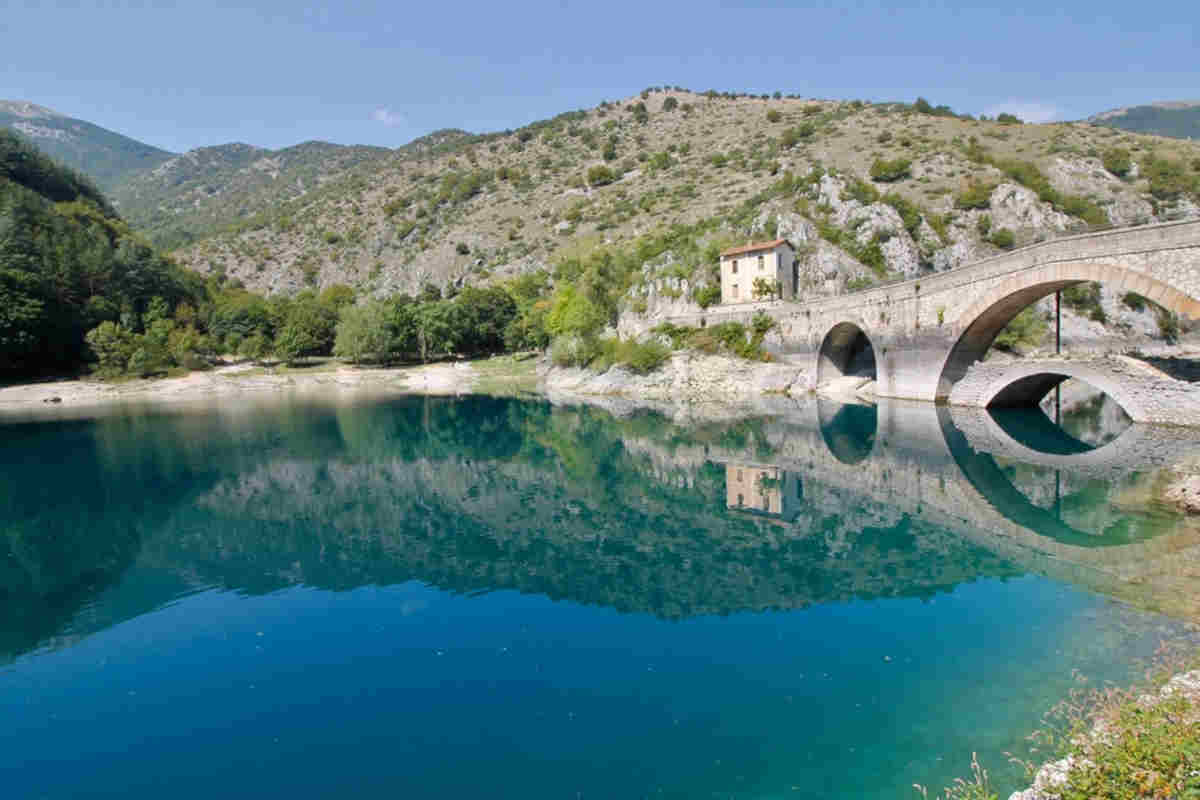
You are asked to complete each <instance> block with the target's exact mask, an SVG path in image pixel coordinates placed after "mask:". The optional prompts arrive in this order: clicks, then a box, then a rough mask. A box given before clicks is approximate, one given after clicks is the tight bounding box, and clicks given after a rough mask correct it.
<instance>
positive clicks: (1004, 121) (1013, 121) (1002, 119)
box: [996, 112, 1021, 125]
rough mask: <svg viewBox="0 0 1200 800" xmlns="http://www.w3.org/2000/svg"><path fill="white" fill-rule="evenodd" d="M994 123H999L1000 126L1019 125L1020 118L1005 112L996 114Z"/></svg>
mask: <svg viewBox="0 0 1200 800" xmlns="http://www.w3.org/2000/svg"><path fill="white" fill-rule="evenodd" d="M996 122H999V123H1000V124H1001V125H1020V124H1021V118H1020V117H1018V116H1017V115H1016V114H1009V113H1007V112H1006V113H1003V114H997V115H996Z"/></svg>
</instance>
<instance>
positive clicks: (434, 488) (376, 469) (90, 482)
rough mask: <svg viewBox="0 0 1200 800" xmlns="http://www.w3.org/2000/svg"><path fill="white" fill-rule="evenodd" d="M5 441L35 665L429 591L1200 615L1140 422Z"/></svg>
mask: <svg viewBox="0 0 1200 800" xmlns="http://www.w3.org/2000/svg"><path fill="white" fill-rule="evenodd" d="M2 430H3V434H4V445H3V447H2V448H0V473H2V474H3V476H4V480H3V481H2V482H0V526H2V530H3V536H4V540H3V545H4V549H5V553H4V554H5V556H6V557H5V558H3V560H0V660H3V661H5V662H9V663H12V662H14V661H16V662H18V663H20V662H21V661H22V659H29V660H31V661H30V663H31V664H32V663H35V662H36V660H37V659H38V658H39V657H44V656H46V655H47V654H50V653H54V652H56V651H61V650H63V649H66V648H70V647H71V646H74V645H77V644H78V643H80V642H81V641H82V640H85V639H87V638H88V637H90V636H94V635H96V634H98V633H99V632H102V631H106V630H109V629H112V628H114V627H115V626H119V625H120V624H121V623H123V622H126V621H131V620H138V619H139V618H143V617H145V616H146V615H148V614H149V612H152V611H155V610H156V609H163V608H164V607H167V606H169V605H170V604H171V603H172V602H174V601H179V600H180V599H181V598H186V597H187V596H189V595H193V594H196V593H205V592H209V591H210V590H213V589H218V590H232V591H235V592H236V593H238V594H239V595H240V596H243V597H257V596H264V595H268V594H270V593H275V592H279V591H280V590H283V589H287V588H288V587H310V588H313V589H317V590H331V591H334V592H343V591H346V590H352V589H356V588H359V587H385V586H393V585H398V584H405V583H406V582H410V581H419V582H420V583H422V584H424V585H426V586H429V587H436V589H438V590H442V591H444V592H448V593H451V594H453V595H460V596H476V595H478V594H480V593H491V592H500V591H502V590H515V591H516V592H519V593H521V594H522V595H528V596H544V597H547V598H550V599H552V600H555V601H569V602H570V603H573V604H581V605H583V606H588V607H595V608H602V609H614V610H616V611H618V612H623V613H636V614H643V615H649V616H650V617H651V618H656V619H660V620H676V621H683V620H692V619H697V618H701V617H710V616H718V617H724V616H728V615H736V614H739V613H740V612H762V611H767V610H789V609H805V608H809V609H811V608H814V607H818V606H821V607H828V608H831V609H836V608H846V609H849V608H852V607H854V606H853V605H852V604H854V603H856V602H861V601H870V600H877V599H882V598H924V599H929V598H933V597H935V596H936V595H939V594H946V593H951V592H953V591H954V590H955V588H956V587H961V586H963V585H966V584H970V583H972V582H979V581H982V580H985V579H994V578H999V579H1012V578H1016V577H1018V576H1022V575H1035V576H1042V577H1043V578H1048V579H1050V580H1051V581H1054V582H1057V583H1060V584H1067V585H1070V586H1074V587H1078V588H1079V589H1083V590H1086V591H1089V592H1096V593H1099V594H1101V595H1104V596H1107V597H1112V598H1116V599H1119V600H1122V601H1125V602H1128V603H1130V604H1132V605H1133V606H1135V607H1138V608H1142V609H1149V610H1156V611H1165V612H1167V613H1169V614H1171V615H1173V616H1176V617H1185V618H1188V619H1197V618H1200V600H1198V599H1197V598H1198V597H1200V592H1198V591H1197V589H1198V588H1200V586H1197V580H1196V579H1195V578H1194V577H1193V576H1195V575H1197V574H1200V572H1198V570H1197V564H1200V524H1198V523H1197V521H1196V520H1195V519H1188V518H1187V517H1184V516H1182V515H1179V514H1175V513H1172V512H1170V511H1168V510H1166V509H1164V508H1161V507H1159V506H1157V505H1155V503H1154V502H1153V497H1154V494H1155V491H1156V489H1155V487H1156V486H1157V483H1156V481H1157V480H1158V477H1157V476H1158V474H1159V470H1161V469H1162V468H1163V467H1166V466H1169V465H1170V464H1171V462H1172V461H1173V460H1174V459H1177V458H1183V457H1185V456H1186V455H1187V454H1188V452H1189V451H1192V450H1193V449H1194V447H1195V442H1194V441H1193V440H1189V439H1187V438H1180V437H1179V436H1178V435H1177V434H1172V433H1164V432H1163V431H1159V430H1154V429H1147V428H1143V427H1139V426H1133V427H1131V428H1129V429H1128V430H1126V431H1125V432H1124V433H1122V434H1120V435H1119V436H1117V437H1116V438H1115V439H1113V440H1112V441H1106V442H1105V443H1103V444H1102V445H1101V446H1099V447H1094V448H1088V447H1074V446H1064V438H1063V437H1065V436H1066V434H1063V433H1062V432H1061V431H1060V430H1058V429H1057V428H1055V429H1053V430H1050V429H1047V428H1046V427H1045V424H1044V421H1043V420H1036V419H1035V420H1033V422H1032V423H1030V421H1029V420H1024V421H1022V420H1017V421H1015V422H1014V421H1013V420H1012V419H1004V418H1003V417H1002V416H994V415H989V414H987V413H985V412H976V411H970V412H965V411H961V410H958V409H953V410H952V409H947V408H940V407H938V408H935V407H933V406H925V405H904V404H882V405H880V406H878V407H876V406H864V405H852V406H839V405H836V404H832V403H829V402H828V401H826V400H817V399H815V398H803V399H801V400H798V401H789V402H788V407H787V408H785V409H782V410H781V413H779V414H777V415H773V416H763V417H756V418H749V419H738V420H733V421H724V422H706V423H698V424H693V425H686V426H685V425H680V424H676V423H673V422H671V421H670V420H668V419H667V418H665V417H663V416H660V415H657V414H654V413H649V412H640V413H635V414H632V415H627V416H613V415H610V414H609V413H607V412H605V411H602V410H598V409H595V408H588V407H579V408H574V407H555V406H552V405H550V404H547V403H540V402H524V401H517V400H508V399H494V398H485V397H469V398H463V399H437V398H414V397H408V398H401V399H396V400H390V401H387V402H370V403H361V404H347V405H321V404H305V403H298V402H293V403H288V402H281V403H279V404H277V405H272V406H269V407H265V408H261V409H258V410H242V411H238V412H232V411H229V410H222V409H210V410H209V411H208V412H206V413H179V414H167V413H161V412H152V411H141V412H122V413H115V414H112V415H110V416H105V417H101V418H98V419H94V420H76V421H72V420H58V421H47V420H42V421H27V422H24V423H21V424H9V425H5V426H3V428H2ZM1039 443H1040V444H1042V445H1043V447H1042V449H1040V450H1039V449H1038V445H1039ZM839 604H840V605H839ZM837 613H841V612H837ZM789 702H790V701H789ZM843 755H845V756H846V757H847V758H849V757H850V756H849V754H843ZM810 756H811V752H810ZM0 766H3V764H2V763H0ZM813 768H815V767H813ZM897 774H899V773H897ZM614 791H615V789H614ZM622 791H623V789H622ZM818 794H819V793H818ZM800 796H803V795H800Z"/></svg>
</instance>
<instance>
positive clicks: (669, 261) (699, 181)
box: [118, 88, 1200, 294]
mask: <svg viewBox="0 0 1200 800" xmlns="http://www.w3.org/2000/svg"><path fill="white" fill-rule="evenodd" d="M334 152H335V151H329V153H322V154H314V160H313V161H312V163H310V164H309V165H308V166H307V169H310V170H311V171H312V175H313V178H312V179H310V180H308V181H307V182H306V183H305V185H304V187H303V191H301V188H300V187H298V186H296V185H295V182H294V181H290V180H272V181H259V182H257V183H255V184H253V185H250V184H247V185H246V187H245V189H244V194H243V195H241V196H240V198H239V201H238V203H236V204H230V203H229V202H228V200H227V198H226V197H223V196H221V195H219V194H218V195H214V196H211V197H208V196H205V195H204V194H203V193H196V192H193V193H192V194H190V195H188V196H187V198H186V201H187V202H186V203H178V204H176V205H174V206H170V203H171V202H174V201H165V202H164V205H167V206H168V207H172V208H174V209H175V210H174V211H173V212H172V213H174V214H175V220H176V223H177V224H178V225H179V226H180V227H181V228H184V227H188V226H191V227H192V229H193V230H196V231H197V233H198V238H197V240H196V241H195V242H194V243H192V244H190V245H188V246H185V247H181V248H180V249H178V250H177V251H176V252H175V255H176V257H177V258H178V259H179V260H180V261H181V262H182V263H184V264H187V265H189V266H191V267H193V268H194V269H197V270H200V271H204V272H210V273H211V272H216V273H220V274H224V275H227V276H228V277H230V278H237V279H238V280H240V281H242V282H243V283H245V284H246V285H247V286H248V287H251V288H253V289H257V290H262V291H267V292H288V293H290V292H295V291H297V290H299V289H301V288H303V287H305V286H320V287H324V286H329V285H332V284H335V283H347V284H352V285H355V286H358V287H361V288H363V289H364V290H366V291H368V292H373V293H376V294H388V293H392V292H397V291H404V292H410V293H415V292H417V291H418V290H419V289H420V288H421V287H422V285H424V284H425V283H428V282H432V283H434V284H437V285H441V286H445V285H447V284H455V285H465V284H469V283H486V282H489V281H493V280H496V279H499V278H503V277H506V276H512V275H516V274H521V273H527V272H531V271H534V270H538V269H547V270H550V271H553V270H554V269H555V268H556V267H558V266H559V265H561V264H563V263H564V262H565V261H569V260H571V259H578V258H580V257H584V256H587V254H589V253H591V252H593V251H595V250H596V249H597V248H599V247H604V248H609V249H612V248H616V249H618V250H620V249H622V248H624V250H623V252H628V253H630V254H632V255H631V257H637V258H639V259H641V262H646V261H648V260H649V256H647V255H646V254H650V256H654V257H656V258H657V259H658V260H657V261H656V262H655V264H652V265H650V268H651V269H650V272H651V273H653V272H654V271H655V270H657V271H658V272H659V273H662V274H670V275H673V276H675V277H677V278H683V279H687V280H688V287H690V288H689V289H688V290H689V291H690V290H694V288H695V287H697V286H698V285H703V284H704V283H705V282H707V281H708V280H709V277H708V275H709V270H710V269H711V266H712V265H711V264H710V263H708V262H707V261H706V260H705V259H704V258H701V255H703V254H704V253H705V252H706V248H708V246H709V245H710V244H711V243H713V242H731V243H732V242H745V241H746V239H747V238H753V237H767V238H769V236H768V235H773V234H776V233H777V234H778V235H781V236H788V237H791V238H792V239H793V243H794V244H796V245H798V246H800V250H801V257H802V270H803V276H802V277H803V280H804V281H805V287H804V288H805V291H808V292H817V293H829V292H840V291H845V290H847V289H848V288H856V287H861V286H864V285H869V284H870V283H871V282H877V281H880V280H889V279H891V278H893V277H898V276H902V275H903V276H912V275H916V274H920V273H921V272H923V271H930V270H942V269H948V268H951V267H954V266H958V265H960V264H963V263H968V262H970V261H973V260H976V259H980V258H984V257H986V256H988V255H992V254H995V253H998V252H1000V251H1001V250H1002V249H1005V248H1009V247H1013V246H1019V245H1021V244H1025V243H1028V242H1031V241H1034V240H1036V239H1039V238H1045V237H1047V236H1056V235H1063V234H1064V233H1066V232H1068V231H1072V230H1078V229H1079V228H1081V227H1088V226H1102V225H1110V224H1116V225H1129V224H1138V223H1145V222H1151V221H1155V220H1163V219H1169V218H1174V217H1176V216H1179V215H1189V214H1194V213H1196V212H1197V210H1198V209H1197V205H1196V203H1197V186H1198V185H1200V144H1197V143H1192V142H1187V141H1183V140H1179V139H1170V138H1163V137H1155V136H1149V135H1143V134H1135V133H1132V132H1126V131H1120V130H1117V129H1113V128H1109V127H1101V126H1095V125H1090V124H1086V123H1057V124H1044V125H1043V124H1039V125H1033V124H1020V123H1019V122H1017V121H1013V120H1006V121H999V120H976V119H971V118H969V117H965V116H956V115H954V114H953V113H952V112H951V111H950V110H949V109H946V108H945V107H938V106H934V105H932V104H930V103H927V102H926V103H922V102H918V103H915V104H908V103H866V102H862V101H844V100H819V99H810V98H801V97H795V96H782V95H777V96H766V95H762V96H759V95H755V96H750V95H734V94H719V93H717V92H708V93H703V94H701V93H695V92H690V91H686V90H682V89H678V88H655V89H650V90H646V91H645V92H643V93H641V94H640V95H635V96H633V97H630V98H626V99H624V100H621V101H618V102H605V103H602V104H601V105H599V106H597V107H594V108H590V109H584V110H578V111H570V112H566V113H563V114H560V115H558V116H557V117H554V118H552V119H547V120H542V121H538V122H534V123H531V124H529V125H526V126H524V127H522V128H520V129H518V130H515V131H505V132H500V133H492V134H486V135H470V134H466V133H464V132H461V131H451V132H442V133H441V134H435V135H432V136H431V137H428V138H427V140H426V141H423V142H417V143H414V144H413V145H410V146H408V147H406V148H401V149H399V150H395V151H389V152H383V153H376V152H370V153H367V152H363V153H362V156H361V159H354V158H351V159H346V158H345V156H344V155H343V156H340V158H341V159H342V160H340V161H339V160H338V157H334V155H333V154H334ZM339 152H340V151H339ZM356 152H358V151H356ZM240 169H242V170H243V171H245V170H250V169H251V168H250V167H247V166H242V167H241V168H240ZM281 174H282V173H281ZM122 198H123V196H122V195H120V194H118V199H120V200H121V202H122V208H123V209H124V208H126V206H125V200H124V199H122ZM230 214H233V215H234V217H235V218H236V219H235V223H234V224H233V225H232V226H230V227H228V228H227V229H226V230H224V231H221V232H215V233H214V232H213V231H214V230H215V228H214V226H213V225H211V224H209V225H208V227H207V228H204V227H199V228H197V227H196V220H198V219H209V220H216V219H217V218H218V217H219V218H220V219H223V220H224V219H229V218H230ZM129 216H130V218H131V219H134V220H137V219H138V217H137V216H136V215H135V214H134V213H132V211H130V212H129ZM673 226H674V227H673ZM679 226H685V227H686V230H687V231H688V233H687V236H686V237H685V238H687V242H682V240H680V242H674V241H673V242H672V243H671V245H670V246H664V247H665V250H666V251H670V252H665V251H664V247H660V246H659V245H658V244H657V243H656V242H662V241H665V240H666V239H665V238H664V237H666V238H670V237H669V236H667V234H668V232H670V231H671V230H672V229H674V230H676V231H679V230H683V229H682V228H679ZM655 233H657V234H660V235H659V236H658V238H657V239H655V240H654V241H653V242H652V241H650V240H649V239H647V237H648V236H649V235H651V234H655ZM670 235H671V236H674V234H670ZM638 242H642V244H637V243H638ZM648 274H649V273H648ZM651 277H652V276H651ZM672 291H680V290H679V289H678V288H676V289H674V290H672Z"/></svg>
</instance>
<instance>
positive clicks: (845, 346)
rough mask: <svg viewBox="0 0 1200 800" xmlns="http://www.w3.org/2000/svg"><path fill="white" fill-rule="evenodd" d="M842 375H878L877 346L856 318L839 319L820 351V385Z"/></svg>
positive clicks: (818, 379) (818, 381) (818, 371)
mask: <svg viewBox="0 0 1200 800" xmlns="http://www.w3.org/2000/svg"><path fill="white" fill-rule="evenodd" d="M842 377H857V378H869V379H871V380H874V379H875V378H876V377H877V372H876V366H875V346H874V345H873V344H872V343H871V338H870V337H869V336H867V334H866V332H865V331H864V330H863V329H862V328H860V327H859V326H858V325H856V324H854V323H853V322H839V323H838V324H837V325H834V326H833V327H832V328H830V329H829V332H828V333H826V334H825V338H824V339H822V340H821V349H820V350H818V351H817V386H823V385H825V384H827V383H829V382H830V381H832V380H836V379H837V378H842Z"/></svg>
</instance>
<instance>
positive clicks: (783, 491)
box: [725, 463, 804, 521]
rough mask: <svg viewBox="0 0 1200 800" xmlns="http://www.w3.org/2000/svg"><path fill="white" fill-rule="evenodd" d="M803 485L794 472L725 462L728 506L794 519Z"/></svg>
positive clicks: (802, 495) (736, 509)
mask: <svg viewBox="0 0 1200 800" xmlns="http://www.w3.org/2000/svg"><path fill="white" fill-rule="evenodd" d="M803 499H804V487H803V485H802V484H801V482H800V477H799V476H798V475H796V474H795V473H794V472H786V471H784V470H781V469H780V468H779V467H774V466H770V465H765V464H738V463H730V464H726V465H725V506H726V507H727V508H730V509H733V510H735V511H745V512H750V513H753V514H757V515H763V516H769V517H778V518H781V519H785V520H789V521H790V520H792V519H795V517H796V515H797V513H799V511H800V503H801V501H802V500H803Z"/></svg>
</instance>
